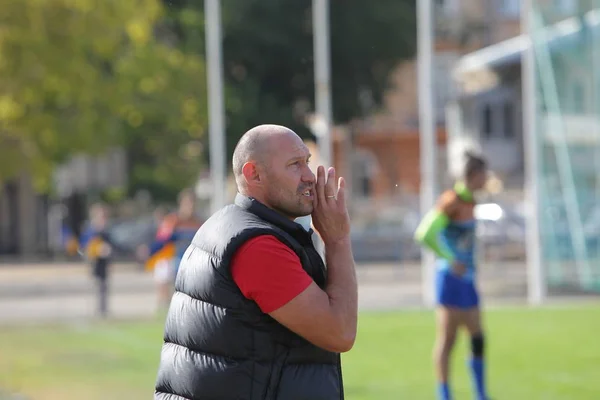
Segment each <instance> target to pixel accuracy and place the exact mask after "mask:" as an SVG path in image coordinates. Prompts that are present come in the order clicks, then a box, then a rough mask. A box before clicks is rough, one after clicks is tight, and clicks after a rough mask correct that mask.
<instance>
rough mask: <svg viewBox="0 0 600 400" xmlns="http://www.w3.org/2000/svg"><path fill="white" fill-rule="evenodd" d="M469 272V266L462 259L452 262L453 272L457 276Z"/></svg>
mask: <svg viewBox="0 0 600 400" xmlns="http://www.w3.org/2000/svg"><path fill="white" fill-rule="evenodd" d="M466 272H467V267H465V264H463V263H461V262H460V261H454V262H453V263H452V273H453V274H454V275H456V276H463V275H464V274H465V273H466Z"/></svg>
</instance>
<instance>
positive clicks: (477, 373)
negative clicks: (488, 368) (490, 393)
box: [470, 358, 487, 400]
mask: <svg viewBox="0 0 600 400" xmlns="http://www.w3.org/2000/svg"><path fill="white" fill-rule="evenodd" d="M470 367H471V373H472V374H473V385H474V389H475V390H476V393H477V400H486V399H487V396H486V391H485V379H484V363H483V358H472V359H471V362H470Z"/></svg>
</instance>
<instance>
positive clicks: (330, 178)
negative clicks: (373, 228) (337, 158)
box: [312, 165, 350, 245]
mask: <svg viewBox="0 0 600 400" xmlns="http://www.w3.org/2000/svg"><path fill="white" fill-rule="evenodd" d="M335 181H336V179H335V169H334V168H329V171H328V173H327V178H326V177H325V168H324V167H323V166H321V165H320V166H319V167H318V168H317V184H316V196H314V209H313V212H312V221H313V225H314V227H315V230H316V231H317V232H318V233H319V235H320V236H321V239H322V240H323V242H324V243H325V245H328V244H331V243H336V242H339V241H342V240H344V239H347V238H348V237H349V236H350V217H349V215H348V209H347V207H346V182H345V181H344V178H341V177H340V178H339V181H338V184H337V188H336V182H335Z"/></svg>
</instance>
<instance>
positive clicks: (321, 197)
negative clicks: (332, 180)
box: [317, 165, 325, 204]
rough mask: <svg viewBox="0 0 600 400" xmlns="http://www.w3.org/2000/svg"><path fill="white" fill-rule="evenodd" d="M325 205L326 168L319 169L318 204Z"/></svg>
mask: <svg viewBox="0 0 600 400" xmlns="http://www.w3.org/2000/svg"><path fill="white" fill-rule="evenodd" d="M319 203H320V204H325V168H323V166H322V165H319V166H318V167H317V204H319Z"/></svg>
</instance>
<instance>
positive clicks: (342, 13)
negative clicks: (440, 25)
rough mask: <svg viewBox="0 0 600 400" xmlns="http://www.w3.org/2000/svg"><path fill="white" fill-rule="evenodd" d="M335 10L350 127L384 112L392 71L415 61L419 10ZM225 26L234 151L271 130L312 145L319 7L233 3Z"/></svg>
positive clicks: (337, 104)
mask: <svg viewBox="0 0 600 400" xmlns="http://www.w3.org/2000/svg"><path fill="white" fill-rule="evenodd" d="M330 7H331V8H330V32H331V44H330V49H331V71H332V73H331V80H332V82H331V85H332V106H333V115H334V120H335V122H337V123H344V122H348V121H349V120H351V119H353V118H355V117H359V116H361V115H364V114H365V113H367V112H369V111H371V110H372V108H373V107H377V106H379V105H380V104H381V101H382V95H383V93H384V90H385V88H386V87H387V83H388V75H389V73H390V72H391V70H392V69H393V68H394V67H395V66H397V64H398V63H399V62H400V61H402V60H404V59H406V58H409V57H412V56H413V55H414V51H415V37H416V33H415V29H416V27H415V2H414V0H377V1H373V2H366V1H362V0H343V1H342V0H332V1H331V6H330ZM223 19H224V63H225V74H226V78H227V82H228V84H229V86H230V93H229V94H230V96H229V97H228V101H227V111H228V134H229V149H230V151H231V149H232V148H233V145H234V143H235V142H237V140H238V138H239V136H240V135H241V134H242V133H243V132H244V131H245V130H247V129H248V128H249V127H251V126H253V125H257V124H260V123H265V122H273V123H281V124H284V125H288V126H290V127H292V128H293V129H294V130H296V132H298V133H299V134H301V135H302V136H304V137H308V136H309V135H310V133H309V131H308V129H307V127H306V126H305V120H304V119H305V114H306V112H312V111H313V110H314V73H313V71H314V59H313V31H312V1H311V0H297V1H291V2H286V1H278V0H229V1H225V2H224V3H223ZM363 92H365V93H367V97H368V96H369V94H370V96H371V97H372V104H368V101H366V102H365V101H364V100H365V96H364V95H362V94H361V93H363ZM369 92H370V93H369ZM367 100H368V99H367Z"/></svg>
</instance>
